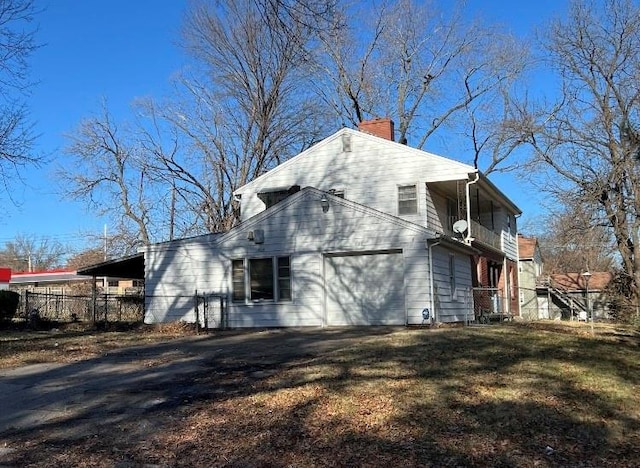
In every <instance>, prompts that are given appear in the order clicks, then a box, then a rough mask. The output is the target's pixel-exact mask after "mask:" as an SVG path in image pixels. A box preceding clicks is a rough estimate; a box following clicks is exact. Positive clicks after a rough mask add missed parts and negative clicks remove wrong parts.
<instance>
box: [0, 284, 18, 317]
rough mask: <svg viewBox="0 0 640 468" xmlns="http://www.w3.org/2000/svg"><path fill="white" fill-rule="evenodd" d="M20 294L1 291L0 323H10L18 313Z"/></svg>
mask: <svg viewBox="0 0 640 468" xmlns="http://www.w3.org/2000/svg"><path fill="white" fill-rule="evenodd" d="M19 302H20V294H18V293H17V292H15V291H8V290H4V289H3V290H0V322H8V321H10V320H11V319H12V318H13V317H14V316H15V315H16V312H17V311H18V303H19Z"/></svg>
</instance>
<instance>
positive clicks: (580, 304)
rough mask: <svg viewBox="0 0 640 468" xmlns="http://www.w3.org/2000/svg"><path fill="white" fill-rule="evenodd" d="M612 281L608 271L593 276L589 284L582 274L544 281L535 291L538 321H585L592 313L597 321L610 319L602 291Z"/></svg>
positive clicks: (555, 276)
mask: <svg viewBox="0 0 640 468" xmlns="http://www.w3.org/2000/svg"><path fill="white" fill-rule="evenodd" d="M612 279H613V274H612V273H610V272H607V271H598V272H592V273H591V276H590V278H589V283H588V284H587V282H586V280H585V277H584V276H583V275H582V274H581V273H559V274H552V275H549V276H548V277H546V278H543V280H542V282H541V283H540V286H539V288H538V307H539V308H540V311H541V318H550V319H556V320H558V319H564V320H573V319H578V320H587V318H588V317H589V316H590V313H589V312H588V311H591V310H592V311H593V316H594V317H595V319H596V320H598V319H606V318H609V309H608V304H607V298H606V295H605V290H606V287H607V285H608V284H609V282H610V281H611V280H612ZM587 286H588V292H589V293H588V295H587Z"/></svg>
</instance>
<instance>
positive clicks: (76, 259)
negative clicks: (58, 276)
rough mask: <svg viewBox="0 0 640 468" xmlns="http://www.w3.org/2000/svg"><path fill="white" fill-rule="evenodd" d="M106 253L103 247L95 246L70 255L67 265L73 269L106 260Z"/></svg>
mask: <svg viewBox="0 0 640 468" xmlns="http://www.w3.org/2000/svg"><path fill="white" fill-rule="evenodd" d="M104 257H105V253H104V249H102V248H93V249H88V250H82V251H80V252H77V253H75V254H73V255H71V256H70V257H69V259H68V260H67V263H66V267H67V268H69V269H71V270H78V269H80V268H85V267H88V266H91V265H95V264H97V263H101V262H104V261H105V258H104Z"/></svg>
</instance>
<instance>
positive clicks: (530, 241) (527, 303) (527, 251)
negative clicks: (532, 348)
mask: <svg viewBox="0 0 640 468" xmlns="http://www.w3.org/2000/svg"><path fill="white" fill-rule="evenodd" d="M542 268H543V259H542V253H541V251H540V246H539V245H538V239H536V238H535V237H525V236H523V235H521V234H518V274H519V281H518V283H519V301H520V316H521V317H522V318H523V319H525V320H539V319H543V318H549V316H548V307H546V306H545V307H540V309H538V294H537V286H538V279H539V278H540V275H542ZM543 305H544V304H543Z"/></svg>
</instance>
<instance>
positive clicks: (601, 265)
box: [536, 206, 615, 274]
mask: <svg viewBox="0 0 640 468" xmlns="http://www.w3.org/2000/svg"><path fill="white" fill-rule="evenodd" d="M560 210H564V211H560ZM590 219H591V216H590V214H589V213H587V212H584V211H583V209H582V207H580V206H574V207H572V208H564V207H560V208H559V209H557V210H555V211H551V212H549V213H547V214H546V215H545V216H544V218H543V219H539V220H538V221H537V223H536V224H537V225H538V226H540V228H539V230H540V232H538V233H537V237H538V241H539V245H540V250H541V252H542V256H543V258H544V272H545V274H553V273H580V272H583V271H585V270H589V271H592V272H593V271H611V270H612V269H613V268H614V267H615V260H614V258H615V256H614V250H615V249H614V246H613V242H612V238H611V235H610V233H609V232H608V231H607V230H606V229H605V228H603V227H602V226H592V225H590Z"/></svg>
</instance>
